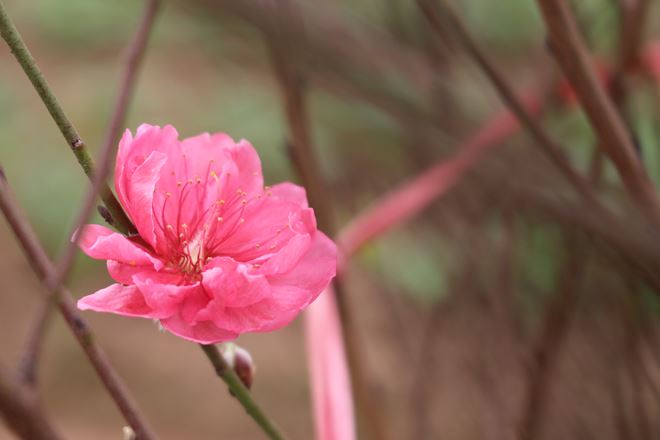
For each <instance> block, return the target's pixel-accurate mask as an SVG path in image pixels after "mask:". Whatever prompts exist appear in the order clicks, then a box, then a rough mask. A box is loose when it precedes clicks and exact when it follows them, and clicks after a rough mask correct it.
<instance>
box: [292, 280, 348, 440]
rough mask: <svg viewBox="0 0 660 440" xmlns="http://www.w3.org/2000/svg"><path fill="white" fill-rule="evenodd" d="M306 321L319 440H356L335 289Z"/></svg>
mask: <svg viewBox="0 0 660 440" xmlns="http://www.w3.org/2000/svg"><path fill="white" fill-rule="evenodd" d="M304 322H305V339H306V345H307V362H308V364H309V369H310V379H311V390H312V401H313V404H314V424H315V429H316V440H354V439H355V438H356V434H355V432H356V430H355V419H354V413H353V398H352V395H351V384H350V376H349V374H348V366H347V363H346V356H345V354H344V353H345V351H344V343H343V339H342V329H341V324H340V322H339V316H338V313H337V304H336V302H335V297H334V292H333V291H332V289H330V288H328V289H327V290H325V291H324V292H323V293H322V294H321V296H320V297H319V298H318V299H317V300H316V301H315V302H314V303H313V304H311V305H310V306H309V308H308V309H307V312H306V313H305V321H304Z"/></svg>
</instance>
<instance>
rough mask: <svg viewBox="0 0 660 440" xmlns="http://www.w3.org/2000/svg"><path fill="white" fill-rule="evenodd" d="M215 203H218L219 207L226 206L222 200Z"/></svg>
mask: <svg viewBox="0 0 660 440" xmlns="http://www.w3.org/2000/svg"><path fill="white" fill-rule="evenodd" d="M215 203H217V204H218V205H224V204H225V201H224V200H222V199H220V200H218V201H216V202H215Z"/></svg>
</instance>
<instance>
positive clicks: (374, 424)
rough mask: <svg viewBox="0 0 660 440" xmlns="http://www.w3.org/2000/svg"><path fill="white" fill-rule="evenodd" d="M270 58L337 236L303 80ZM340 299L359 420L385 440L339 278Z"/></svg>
mask: <svg viewBox="0 0 660 440" xmlns="http://www.w3.org/2000/svg"><path fill="white" fill-rule="evenodd" d="M270 48H271V58H272V63H273V68H274V71H275V74H276V77H277V79H278V82H279V84H280V88H281V91H282V98H283V104H284V109H285V112H286V117H287V123H288V131H289V137H290V140H291V142H290V146H291V152H292V154H293V163H294V166H295V168H296V170H297V172H298V174H299V176H300V179H301V181H302V183H303V185H304V186H305V188H306V190H307V194H308V196H309V200H310V206H312V207H313V208H314V210H315V212H316V216H317V218H318V223H319V228H320V229H321V230H323V231H325V232H326V233H327V234H329V235H330V236H334V235H335V234H336V232H337V231H336V226H335V221H334V213H333V208H332V197H331V194H330V191H328V189H327V184H326V182H325V180H324V179H323V178H322V173H321V170H320V167H319V164H318V160H317V159H316V155H315V152H314V147H313V145H312V140H311V135H310V132H309V123H308V116H307V109H306V104H305V96H304V91H303V83H302V78H301V77H300V76H299V75H298V73H297V72H296V71H295V70H294V69H292V68H291V67H290V66H289V65H288V64H287V63H286V61H285V58H284V57H282V56H281V55H280V47H279V46H278V45H276V44H272V45H271V46H270ZM333 288H334V291H335V295H336V298H337V307H338V309H339V317H340V320H341V324H342V334H343V336H344V344H345V347H346V353H347V359H348V363H349V367H350V368H349V371H350V376H351V384H352V388H353V394H354V396H355V400H356V407H357V409H358V412H359V414H360V416H361V417H360V421H362V422H363V423H364V426H365V428H366V429H365V431H366V432H367V435H368V438H370V439H384V438H385V432H384V430H383V428H382V426H383V425H382V422H381V417H380V414H381V412H380V411H378V410H377V409H376V405H375V403H374V402H373V399H372V394H371V393H370V391H369V388H368V386H369V385H368V383H367V381H366V379H365V376H364V372H363V361H362V360H361V358H362V356H361V355H360V350H359V342H358V340H359V338H358V333H357V328H356V326H355V323H354V320H353V318H352V316H351V311H350V310H349V305H348V301H347V300H346V296H345V294H344V288H343V283H342V282H341V280H340V279H339V278H335V280H334V281H333Z"/></svg>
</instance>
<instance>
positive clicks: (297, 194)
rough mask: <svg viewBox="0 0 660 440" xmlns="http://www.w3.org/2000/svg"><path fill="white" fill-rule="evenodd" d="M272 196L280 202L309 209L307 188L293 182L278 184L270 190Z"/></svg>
mask: <svg viewBox="0 0 660 440" xmlns="http://www.w3.org/2000/svg"><path fill="white" fill-rule="evenodd" d="M270 192H271V196H272V197H276V198H278V199H280V200H286V201H289V202H295V203H297V204H298V205H299V206H300V207H301V208H308V207H309V205H308V203H307V193H306V191H305V188H303V187H302V186H300V185H296V184H293V183H291V182H283V183H278V184H277V185H273V187H272V188H271V189H270Z"/></svg>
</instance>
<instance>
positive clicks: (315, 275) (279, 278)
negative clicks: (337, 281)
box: [268, 231, 337, 310]
mask: <svg viewBox="0 0 660 440" xmlns="http://www.w3.org/2000/svg"><path fill="white" fill-rule="evenodd" d="M336 271H337V246H336V245H335V244H334V243H333V242H332V240H330V239H329V238H328V237H327V236H326V235H325V234H323V233H322V232H320V231H317V232H316V233H315V234H314V238H313V239H312V243H311V245H310V248H309V250H308V251H307V253H306V254H305V255H303V257H302V258H301V259H300V261H299V262H298V264H297V265H296V266H294V268H293V269H292V270H290V271H289V272H287V273H284V274H279V275H274V276H268V281H269V282H270V286H271V290H272V292H273V295H272V298H273V301H275V302H277V303H278V305H279V306H280V307H281V309H283V310H294V309H298V310H299V309H301V308H303V307H305V306H306V305H308V304H309V303H310V302H312V301H313V300H314V299H315V298H316V297H317V296H318V295H319V294H320V293H321V291H323V289H325V288H326V287H327V286H328V284H329V283H330V280H332V278H334V276H335V274H336Z"/></svg>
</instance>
